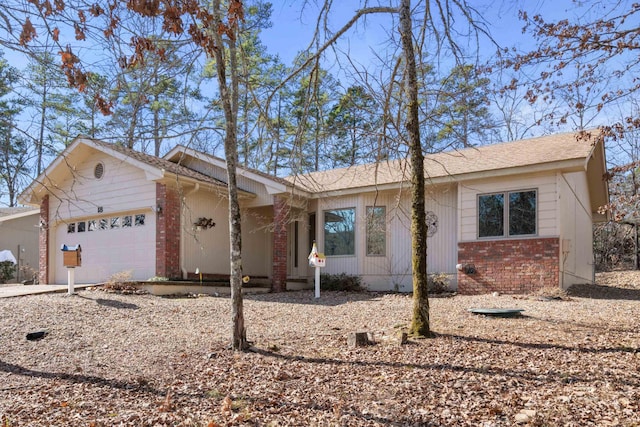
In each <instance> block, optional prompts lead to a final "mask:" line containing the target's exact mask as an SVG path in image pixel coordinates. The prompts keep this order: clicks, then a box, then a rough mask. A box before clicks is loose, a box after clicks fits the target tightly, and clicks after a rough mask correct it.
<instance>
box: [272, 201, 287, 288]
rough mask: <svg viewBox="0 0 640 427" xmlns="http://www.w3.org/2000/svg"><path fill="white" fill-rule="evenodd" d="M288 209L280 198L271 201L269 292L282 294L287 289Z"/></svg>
mask: <svg viewBox="0 0 640 427" xmlns="http://www.w3.org/2000/svg"><path fill="white" fill-rule="evenodd" d="M288 212H289V207H288V206H287V202H286V201H285V200H283V199H281V198H280V197H274V200H273V222H274V224H273V225H274V227H273V277H272V278H271V290H272V291H273V292H282V291H285V290H286V289H287V226H288V221H287V219H288Z"/></svg>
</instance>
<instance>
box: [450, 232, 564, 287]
mask: <svg viewBox="0 0 640 427" xmlns="http://www.w3.org/2000/svg"><path fill="white" fill-rule="evenodd" d="M458 263H460V264H462V265H465V264H467V265H473V266H474V268H475V272H473V273H468V274H467V273H464V272H462V271H459V272H458V292H459V293H461V294H484V293H489V292H500V293H504V294H522V293H528V292H532V291H536V290H539V289H542V288H546V287H559V286H560V239H558V238H538V239H535V238H534V239H521V240H490V241H479V242H463V243H459V244H458Z"/></svg>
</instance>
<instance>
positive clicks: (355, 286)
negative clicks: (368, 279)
mask: <svg viewBox="0 0 640 427" xmlns="http://www.w3.org/2000/svg"><path fill="white" fill-rule="evenodd" d="M320 289H322V290H325V291H349V292H353V291H361V290H362V278H361V277H360V276H352V275H349V274H347V273H340V274H324V273H323V274H321V275H320Z"/></svg>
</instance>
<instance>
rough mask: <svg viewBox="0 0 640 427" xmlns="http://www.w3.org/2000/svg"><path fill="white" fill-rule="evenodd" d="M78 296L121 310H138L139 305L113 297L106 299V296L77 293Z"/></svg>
mask: <svg viewBox="0 0 640 427" xmlns="http://www.w3.org/2000/svg"><path fill="white" fill-rule="evenodd" d="M79 296H80V298H83V299H86V300H89V301H95V302H96V304H98V305H102V306H104V307H111V308H118V309H122V310H139V309H140V307H139V306H138V305H137V304H132V303H130V302H124V301H118V300H114V299H106V298H95V299H93V298H88V297H85V296H82V295H79Z"/></svg>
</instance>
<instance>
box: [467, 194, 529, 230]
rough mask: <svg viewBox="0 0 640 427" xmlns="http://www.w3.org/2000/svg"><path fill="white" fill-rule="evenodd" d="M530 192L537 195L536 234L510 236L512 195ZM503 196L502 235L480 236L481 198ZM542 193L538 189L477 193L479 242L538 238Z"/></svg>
mask: <svg viewBox="0 0 640 427" xmlns="http://www.w3.org/2000/svg"><path fill="white" fill-rule="evenodd" d="M529 191H533V192H535V195H536V206H535V224H534V227H535V232H534V233H533V234H510V232H509V229H510V222H509V221H510V218H509V216H510V215H509V204H510V198H509V196H510V195H511V194H512V193H526V192H529ZM499 194H501V195H502V196H503V200H504V206H503V207H502V215H503V221H502V234H501V235H499V236H480V197H482V196H493V195H499ZM539 195H540V191H539V190H538V188H525V189H517V190H504V191H493V192H490V193H477V194H476V238H477V239H478V240H493V239H519V238H527V237H535V236H538V233H539V231H540V230H539V221H540V215H539V205H540V198H539Z"/></svg>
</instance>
